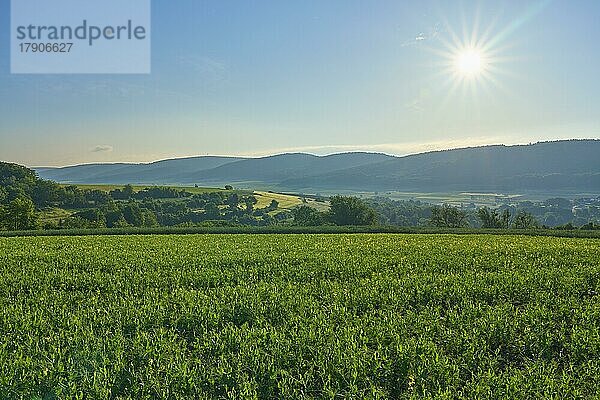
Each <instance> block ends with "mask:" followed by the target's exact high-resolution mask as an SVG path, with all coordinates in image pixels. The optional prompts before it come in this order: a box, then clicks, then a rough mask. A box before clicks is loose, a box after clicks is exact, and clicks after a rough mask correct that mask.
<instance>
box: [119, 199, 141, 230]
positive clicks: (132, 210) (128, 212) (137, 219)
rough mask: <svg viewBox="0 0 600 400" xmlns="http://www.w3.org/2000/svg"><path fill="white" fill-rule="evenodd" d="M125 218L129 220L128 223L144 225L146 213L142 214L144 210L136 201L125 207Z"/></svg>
mask: <svg viewBox="0 0 600 400" xmlns="http://www.w3.org/2000/svg"><path fill="white" fill-rule="evenodd" d="M123 218H125V221H127V223H128V224H130V225H133V226H143V225H144V215H143V214H142V210H141V209H140V206H138V205H137V204H136V203H134V202H131V203H129V204H127V205H126V206H125V207H124V208H123Z"/></svg>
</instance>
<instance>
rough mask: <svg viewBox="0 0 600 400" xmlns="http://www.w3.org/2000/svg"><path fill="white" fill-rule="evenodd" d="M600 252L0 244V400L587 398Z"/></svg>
mask: <svg viewBox="0 0 600 400" xmlns="http://www.w3.org/2000/svg"><path fill="white" fill-rule="evenodd" d="M599 254H600V241H598V240H597V239H570V238H552V237H524V236H492V235H464V236H458V235H384V234H372V235H371V234H359V235H188V236H183V235H171V236H102V237H100V236H87V237H30V238H0V269H1V274H2V279H1V280H0V310H1V313H2V316H1V319H0V398H2V399H84V398H85V399H87V398H90V399H92V398H93V399H127V398H135V399H156V398H158V399H167V398H169V399H179V398H189V399H194V398H207V399H208V398H260V399H267V398H282V399H294V398H328V399H332V398H355V399H369V398H371V399H375V398H394V399H396V398H415V399H416V398H488V399H497V398H506V399H509V398H531V399H534V398H586V397H587V398H589V397H592V398H593V397H595V396H596V395H598V393H600V358H599V356H600V298H599V296H598V295H599V293H600V255H599Z"/></svg>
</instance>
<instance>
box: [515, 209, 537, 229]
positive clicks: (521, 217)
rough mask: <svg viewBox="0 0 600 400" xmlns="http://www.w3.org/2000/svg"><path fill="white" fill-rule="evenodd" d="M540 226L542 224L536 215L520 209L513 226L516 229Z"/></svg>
mask: <svg viewBox="0 0 600 400" xmlns="http://www.w3.org/2000/svg"><path fill="white" fill-rule="evenodd" d="M539 226H540V224H539V223H538V221H537V220H536V219H535V217H534V216H533V215H532V214H530V213H528V212H526V211H519V212H518V213H517V215H516V216H515V220H514V222H513V228H515V229H535V228H538V227H539Z"/></svg>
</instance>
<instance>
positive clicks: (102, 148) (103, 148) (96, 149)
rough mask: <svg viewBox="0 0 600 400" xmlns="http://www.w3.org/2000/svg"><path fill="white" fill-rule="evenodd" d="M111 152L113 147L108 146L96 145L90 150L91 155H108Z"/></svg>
mask: <svg viewBox="0 0 600 400" xmlns="http://www.w3.org/2000/svg"><path fill="white" fill-rule="evenodd" d="M111 151H113V147H112V146H108V145H98V146H96V147H94V148H93V149H92V153H110V152H111Z"/></svg>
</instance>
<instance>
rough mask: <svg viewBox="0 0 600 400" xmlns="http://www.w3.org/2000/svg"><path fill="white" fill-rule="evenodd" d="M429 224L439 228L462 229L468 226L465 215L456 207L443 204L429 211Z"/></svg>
mask: <svg viewBox="0 0 600 400" xmlns="http://www.w3.org/2000/svg"><path fill="white" fill-rule="evenodd" d="M429 223H430V224H431V225H433V226H437V227H439V228H464V227H465V226H467V225H468V222H467V213H466V212H465V211H463V210H460V209H458V208H457V207H452V206H451V205H449V204H444V205H443V206H441V207H433V208H432V209H431V219H430V220H429Z"/></svg>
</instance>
